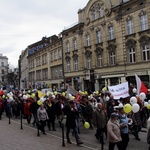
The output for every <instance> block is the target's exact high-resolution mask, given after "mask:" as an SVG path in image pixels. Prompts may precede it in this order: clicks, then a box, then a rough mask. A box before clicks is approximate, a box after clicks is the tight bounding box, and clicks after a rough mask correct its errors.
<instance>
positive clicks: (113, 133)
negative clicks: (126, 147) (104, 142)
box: [107, 119, 122, 143]
mask: <svg viewBox="0 0 150 150" xmlns="http://www.w3.org/2000/svg"><path fill="white" fill-rule="evenodd" d="M107 137H108V141H109V142H112V143H117V142H120V141H122V139H121V132H120V126H119V124H118V123H117V122H113V121H112V120H111V119H109V121H108V123H107Z"/></svg>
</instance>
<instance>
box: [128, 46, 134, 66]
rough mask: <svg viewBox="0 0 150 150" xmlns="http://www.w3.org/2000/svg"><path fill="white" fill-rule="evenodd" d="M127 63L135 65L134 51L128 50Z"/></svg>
mask: <svg viewBox="0 0 150 150" xmlns="http://www.w3.org/2000/svg"><path fill="white" fill-rule="evenodd" d="M129 63H135V49H134V48H129Z"/></svg>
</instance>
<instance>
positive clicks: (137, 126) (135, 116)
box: [132, 108, 142, 141]
mask: <svg viewBox="0 0 150 150" xmlns="http://www.w3.org/2000/svg"><path fill="white" fill-rule="evenodd" d="M132 109H133V108H132ZM132 111H134V110H132ZM132 120H133V127H134V133H133V135H134V136H135V138H136V140H139V141H140V140H141V139H140V138H139V132H140V130H141V125H142V122H141V116H140V111H138V112H136V113H134V112H133V113H132Z"/></svg>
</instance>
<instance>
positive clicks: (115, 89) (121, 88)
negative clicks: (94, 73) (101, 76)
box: [108, 82, 129, 99]
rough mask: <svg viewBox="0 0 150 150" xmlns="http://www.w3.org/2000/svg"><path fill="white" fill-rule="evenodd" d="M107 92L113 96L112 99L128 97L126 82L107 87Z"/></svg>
mask: <svg viewBox="0 0 150 150" xmlns="http://www.w3.org/2000/svg"><path fill="white" fill-rule="evenodd" d="M108 90H109V92H110V93H111V94H112V95H113V96H114V99H120V97H122V98H126V97H128V96H129V85H128V82H124V83H122V84H118V85H115V86H108Z"/></svg>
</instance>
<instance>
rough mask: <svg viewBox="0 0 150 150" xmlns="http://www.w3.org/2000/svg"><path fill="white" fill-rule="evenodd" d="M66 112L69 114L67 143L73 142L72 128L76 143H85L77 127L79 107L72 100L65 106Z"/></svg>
mask: <svg viewBox="0 0 150 150" xmlns="http://www.w3.org/2000/svg"><path fill="white" fill-rule="evenodd" d="M64 113H65V115H66V116H67V118H66V128H67V129H66V137H67V143H69V144H71V143H72V142H71V140H70V137H69V133H70V130H71V129H72V130H73V133H74V136H75V139H76V143H77V145H80V144H83V142H82V141H80V139H79V136H78V132H77V128H76V113H77V108H76V107H75V105H74V102H73V101H70V102H69V104H66V105H65V107H64Z"/></svg>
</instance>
